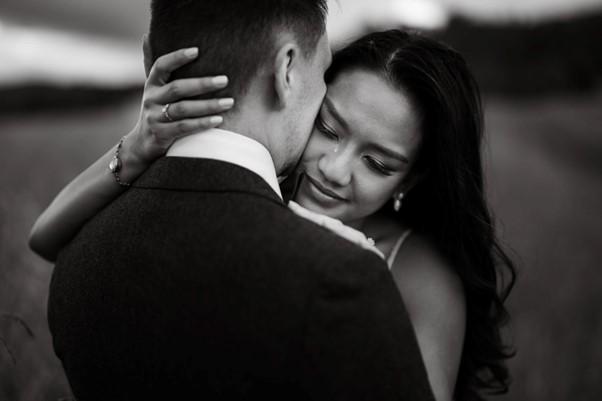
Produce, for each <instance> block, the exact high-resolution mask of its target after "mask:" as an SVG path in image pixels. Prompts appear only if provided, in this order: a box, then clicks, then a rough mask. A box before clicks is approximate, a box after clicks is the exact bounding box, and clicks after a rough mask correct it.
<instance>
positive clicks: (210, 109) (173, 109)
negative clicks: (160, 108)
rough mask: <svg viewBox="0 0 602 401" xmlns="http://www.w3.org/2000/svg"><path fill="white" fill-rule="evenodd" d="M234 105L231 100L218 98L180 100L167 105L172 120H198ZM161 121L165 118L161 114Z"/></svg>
mask: <svg viewBox="0 0 602 401" xmlns="http://www.w3.org/2000/svg"><path fill="white" fill-rule="evenodd" d="M233 105H234V99H232V98H220V99H209V100H182V101H181V102H176V103H171V104H170V105H169V109H168V112H169V116H170V117H171V119H172V120H184V119H187V118H198V117H205V116H210V115H213V114H218V113H222V112H224V111H226V110H229V109H230V108H232V106H233ZM162 114H163V115H162V116H161V118H162V120H163V121H165V120H167V118H166V117H165V114H164V113H162Z"/></svg>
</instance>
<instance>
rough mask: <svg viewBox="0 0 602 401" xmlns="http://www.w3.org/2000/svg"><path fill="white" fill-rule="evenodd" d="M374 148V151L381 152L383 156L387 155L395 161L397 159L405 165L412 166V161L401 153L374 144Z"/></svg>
mask: <svg viewBox="0 0 602 401" xmlns="http://www.w3.org/2000/svg"><path fill="white" fill-rule="evenodd" d="M372 147H373V148H374V149H376V150H377V151H379V152H380V153H383V154H385V155H387V156H389V157H391V158H393V159H397V160H399V161H401V162H402V163H405V164H410V161H409V160H408V158H407V157H405V156H404V155H402V154H401V153H397V152H396V151H394V150H392V149H389V148H386V147H384V146H381V145H379V144H377V143H373V144H372Z"/></svg>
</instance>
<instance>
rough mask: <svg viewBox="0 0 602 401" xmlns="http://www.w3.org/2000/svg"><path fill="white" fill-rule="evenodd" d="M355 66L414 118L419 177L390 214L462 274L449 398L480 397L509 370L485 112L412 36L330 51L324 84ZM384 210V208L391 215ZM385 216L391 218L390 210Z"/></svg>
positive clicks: (509, 277) (507, 275)
mask: <svg viewBox="0 0 602 401" xmlns="http://www.w3.org/2000/svg"><path fill="white" fill-rule="evenodd" d="M355 68H358V69H363V70H366V71H372V72H375V73H377V74H379V75H380V76H382V77H383V78H384V79H385V80H387V82H389V83H390V84H391V85H392V86H393V87H397V88H401V89H403V90H404V93H406V94H409V97H410V99H411V101H413V103H414V105H415V107H417V109H418V110H419V111H420V112H421V113H422V118H423V124H422V145H421V148H420V150H419V154H418V158H417V161H416V164H415V165H414V168H413V169H412V171H411V172H410V173H409V175H408V179H412V178H416V177H423V178H421V179H420V181H419V182H418V184H416V186H415V187H414V188H413V189H412V190H411V191H410V192H409V193H408V194H407V195H406V197H405V198H404V201H403V208H402V210H401V212H400V213H398V214H395V216H396V217H395V218H398V219H399V218H400V219H402V220H403V221H404V222H405V223H406V224H408V225H410V226H411V227H412V228H413V229H414V230H415V231H417V232H421V233H422V234H424V235H426V236H427V237H428V238H430V239H431V240H432V241H433V242H434V243H435V244H436V245H437V246H438V248H439V249H440V250H441V252H443V254H444V255H445V257H446V258H447V260H448V261H449V262H450V263H451V264H452V266H453V268H454V269H455V271H456V273H457V274H458V275H459V276H460V278H461V280H462V283H463V286H464V292H465V296H466V303H467V315H466V334H465V340H464V349H463V352H462V359H461V362H460V369H459V372H458V379H457V382H456V388H455V394H454V395H455V399H456V400H480V399H482V398H481V393H482V391H483V390H485V391H486V392H489V393H504V392H506V391H507V390H508V385H509V374H508V368H507V367H506V359H508V358H509V357H511V356H512V355H513V353H512V352H511V351H510V350H509V349H508V348H507V347H506V346H505V344H504V342H503V340H502V336H501V334H500V328H501V327H502V326H503V325H504V324H505V323H506V322H507V320H508V312H507V310H506V308H505V307H504V304H503V303H504V300H505V299H506V297H507V296H508V293H509V292H510V289H511V288H512V286H513V284H514V280H515V276H516V273H515V268H514V266H513V263H512V261H511V259H510V258H509V257H508V256H507V254H506V253H505V252H504V251H503V249H502V247H501V246H500V244H499V243H498V242H497V239H496V236H495V229H494V224H493V220H492V217H491V213H490V211H489V209H488V206H487V201H486V199H485V192H484V177H483V166H482V163H481V143H482V141H483V113H482V108H481V99H480V94H479V90H478V87H477V84H476V81H475V79H474V77H473V75H472V73H471V72H470V70H469V68H468V65H467V63H466V61H465V60H464V58H463V57H462V56H461V55H460V54H459V53H458V52H456V51H455V50H454V49H452V48H450V47H449V46H447V45H445V44H443V43H441V42H439V41H437V40H435V39H431V38H428V37H425V36H422V35H421V34H418V33H413V32H406V31H400V30H391V31H386V32H378V33H373V34H369V35H366V36H364V37H362V38H361V39H359V40H357V41H355V42H353V43H351V44H350V45H348V46H347V47H345V48H343V49H342V50H340V51H339V52H337V53H336V54H335V55H334V58H333V63H332V66H331V67H330V69H329V70H328V72H327V74H326V80H327V82H330V81H331V80H333V79H334V78H335V77H336V75H337V74H339V73H340V72H341V71H345V70H350V69H355ZM392 210H393V208H392V207H391V205H386V207H385V208H384V209H383V211H387V212H388V211H392ZM391 213H392V212H391Z"/></svg>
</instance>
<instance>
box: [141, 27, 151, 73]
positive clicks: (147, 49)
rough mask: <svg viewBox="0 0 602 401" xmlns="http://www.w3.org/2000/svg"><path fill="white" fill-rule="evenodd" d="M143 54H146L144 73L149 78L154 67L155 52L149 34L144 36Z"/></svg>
mask: <svg viewBox="0 0 602 401" xmlns="http://www.w3.org/2000/svg"><path fill="white" fill-rule="evenodd" d="M142 53H143V54H144V73H145V74H146V77H147V78H148V74H150V70H151V68H152V67H153V51H152V50H151V45H150V41H149V40H148V35H147V34H144V36H142Z"/></svg>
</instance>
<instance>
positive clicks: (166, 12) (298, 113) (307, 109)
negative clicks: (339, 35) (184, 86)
mask: <svg viewBox="0 0 602 401" xmlns="http://www.w3.org/2000/svg"><path fill="white" fill-rule="evenodd" d="M326 12H327V5H326V0H261V1H252V0H152V2H151V16H152V17H151V25H150V35H149V40H150V46H151V50H152V55H153V58H154V59H156V58H158V57H160V56H161V55H163V54H166V53H169V52H172V51H174V50H177V49H180V48H184V47H198V48H199V57H198V59H197V60H195V61H194V62H192V63H191V64H190V65H187V66H185V67H183V68H181V69H180V70H178V71H176V73H174V74H172V79H177V78H186V77H199V76H212V75H227V76H228V78H229V85H228V87H227V88H226V89H224V90H223V91H222V92H220V93H218V94H217V95H216V94H215V93H214V94H210V95H209V97H216V96H220V97H221V96H230V97H234V98H235V99H236V105H235V108H234V109H233V110H232V111H231V112H230V113H229V114H227V115H226V122H225V123H224V125H223V127H224V128H226V129H232V130H234V131H237V132H239V133H241V134H246V135H248V136H250V137H254V138H255V139H257V140H259V141H260V142H262V143H263V144H264V145H266V147H267V148H268V150H270V152H271V153H272V157H273V158H274V163H275V165H276V167H277V170H278V172H279V173H282V172H286V171H287V170H288V169H290V168H291V167H292V164H294V163H295V162H296V160H298V158H299V156H300V154H301V152H302V150H303V147H304V146H305V144H306V142H307V139H308V137H309V133H310V132H311V127H312V124H313V119H314V117H315V115H316V114H317V111H318V109H319V105H320V103H321V99H322V97H323V95H324V92H325V84H324V81H323V73H324V71H325V69H326V68H327V67H328V65H329V63H330V50H329V48H328V43H327V40H326V36H325V19H326Z"/></svg>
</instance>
